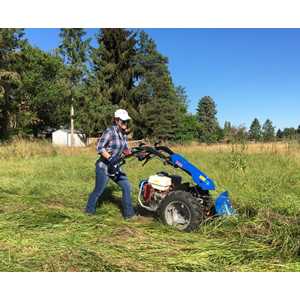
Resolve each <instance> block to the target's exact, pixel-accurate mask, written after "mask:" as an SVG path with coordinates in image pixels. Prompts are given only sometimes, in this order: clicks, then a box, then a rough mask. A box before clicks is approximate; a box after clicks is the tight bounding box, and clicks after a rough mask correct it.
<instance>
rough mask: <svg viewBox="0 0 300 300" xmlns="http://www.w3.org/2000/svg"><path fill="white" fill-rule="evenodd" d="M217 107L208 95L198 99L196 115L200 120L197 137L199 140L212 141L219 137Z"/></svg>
mask: <svg viewBox="0 0 300 300" xmlns="http://www.w3.org/2000/svg"><path fill="white" fill-rule="evenodd" d="M216 115H217V109H216V104H215V102H214V100H213V99H212V98H211V97H210V96H204V97H202V98H201V99H200V101H199V103H198V107H197V117H198V121H199V122H200V126H201V127H200V128H201V129H200V132H199V139H200V141H201V142H205V143H213V142H216V141H217V140H218V138H219V135H218V132H219V124H218V120H217V117H216Z"/></svg>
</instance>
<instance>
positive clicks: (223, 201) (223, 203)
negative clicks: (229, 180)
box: [170, 153, 235, 216]
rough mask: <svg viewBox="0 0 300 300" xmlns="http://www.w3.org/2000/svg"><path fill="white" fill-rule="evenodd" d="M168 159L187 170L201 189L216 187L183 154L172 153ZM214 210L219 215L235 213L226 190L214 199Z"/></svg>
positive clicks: (206, 189)
mask: <svg viewBox="0 0 300 300" xmlns="http://www.w3.org/2000/svg"><path fill="white" fill-rule="evenodd" d="M170 159H171V161H172V163H173V164H174V165H176V166H177V167H179V168H180V169H182V170H183V171H185V172H187V173H188V174H189V175H190V176H191V177H192V179H193V181H194V182H195V183H196V184H197V185H198V186H199V187H201V189H202V190H204V191H214V190H215V189H216V187H215V184H214V181H213V180H212V179H211V178H209V177H208V176H207V175H206V174H205V173H203V172H202V171H201V170H199V169H198V168H197V167H195V166H194V165H193V164H191V163H190V162H189V161H188V160H187V159H186V158H184V157H183V156H181V155H179V154H177V153H174V154H172V155H171V156H170ZM215 210H216V214H217V215H219V216H226V215H227V216H230V215H234V214H235V210H234V209H233V208H232V204H231V201H230V198H229V194H228V192H223V193H222V194H220V195H219V197H218V198H217V199H216V201H215Z"/></svg>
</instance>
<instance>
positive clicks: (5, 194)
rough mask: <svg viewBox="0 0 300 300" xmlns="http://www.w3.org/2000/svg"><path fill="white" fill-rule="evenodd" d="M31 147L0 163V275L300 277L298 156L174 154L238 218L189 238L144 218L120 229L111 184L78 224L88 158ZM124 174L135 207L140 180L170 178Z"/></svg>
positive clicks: (87, 187)
mask: <svg viewBox="0 0 300 300" xmlns="http://www.w3.org/2000/svg"><path fill="white" fill-rule="evenodd" d="M5 147H12V146H11V145H9V146H2V147H1V148H0V152H1V151H2V152H1V153H4V152H5V153H9V150H8V149H4V148H5ZM18 147H19V146H18ZM18 147H17V146H15V148H18ZM26 147H27V146H26ZM28 147H29V146H28ZM34 147H36V148H35V150H32V152H31V154H30V155H29V156H28V158H27V159H25V158H24V157H26V156H24V155H23V154H22V155H18V154H16V153H18V152H17V151H15V152H14V157H11V156H9V155H7V156H6V158H5V159H2V160H0V270H1V271H300V222H299V217H300V164H299V158H298V157H299V156H298V152H297V151H299V149H298V150H297V151H296V150H293V152H292V153H290V154H286V153H282V152H281V151H278V152H277V153H276V152H272V153H271V152H266V151H261V152H259V151H257V152H251V153H249V151H248V150H247V149H246V150H244V151H243V149H233V151H227V149H225V150H224V151H221V150H218V151H210V150H209V148H207V149H197V147H195V149H194V151H191V149H190V148H183V147H180V148H179V149H180V152H181V153H183V154H184V155H186V156H187V158H188V159H190V160H191V161H192V162H193V163H195V164H196V165H198V166H199V167H200V168H201V169H203V171H205V172H206V173H207V174H208V175H209V176H210V177H211V178H213V179H214V180H215V181H216V184H217V192H216V193H214V196H216V195H217V193H219V192H221V191H223V190H225V189H226V190H229V191H230V195H231V197H232V200H233V202H234V206H235V208H237V210H238V212H239V216H237V217H232V218H224V219H216V220H213V221H210V222H207V223H206V224H205V225H203V226H202V227H201V228H199V230H198V231H197V232H193V233H189V234H188V233H182V232H178V231H176V230H174V229H172V228H169V227H166V226H163V225H162V224H161V223H159V222H158V221H157V220H154V219H152V218H149V219H145V220H143V221H134V222H126V221H124V220H123V219H122V217H121V213H120V209H119V207H118V205H116V204H118V203H120V197H121V192H120V190H118V187H117V186H116V185H114V184H113V183H110V184H109V186H108V189H107V191H106V193H105V195H104V197H103V198H104V199H105V201H104V203H103V205H102V206H101V207H99V208H98V209H97V214H96V215H95V216H86V215H85V214H84V213H83V212H82V211H83V208H84V206H85V204H86V200H87V197H88V194H89V193H90V192H91V190H92V189H93V185H94V162H95V158H96V155H95V154H94V153H93V152H92V151H90V150H87V149H82V150H76V151H74V152H73V153H71V152H70V151H69V150H67V151H65V150H64V149H58V150H53V149H52V147H51V146H50V145H42V146H41V145H40V146H39V147H41V148H43V147H49V149H48V150H43V149H40V148H39V147H38V146H37V145H34ZM257 147H259V146H257ZM18 149H19V148H18ZM51 149H52V150H51ZM220 149H221V148H220ZM20 151H21V150H20ZM21 153H22V152H21ZM125 169H126V171H127V174H128V176H129V178H130V181H131V182H132V185H133V198H134V201H135V199H136V196H137V192H138V190H137V189H138V183H139V181H140V180H141V179H143V178H147V177H148V176H149V175H151V174H153V173H155V172H157V171H160V170H165V169H166V170H167V171H169V172H171V173H172V172H174V170H173V169H171V168H169V167H165V166H163V165H162V164H161V163H160V162H159V161H153V162H151V163H149V165H147V166H146V167H145V168H141V165H140V164H139V163H138V162H137V161H131V162H128V163H127V165H125ZM182 175H183V177H184V178H185V179H188V177H187V176H186V175H184V174H182Z"/></svg>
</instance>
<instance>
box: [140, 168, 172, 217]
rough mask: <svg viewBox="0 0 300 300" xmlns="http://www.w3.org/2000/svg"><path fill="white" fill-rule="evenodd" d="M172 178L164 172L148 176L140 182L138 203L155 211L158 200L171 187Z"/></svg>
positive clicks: (166, 193)
mask: <svg viewBox="0 0 300 300" xmlns="http://www.w3.org/2000/svg"><path fill="white" fill-rule="evenodd" d="M173 186H174V185H173V182H172V178H171V177H169V176H165V175H164V174H156V175H153V176H150V177H149V179H148V180H144V181H142V182H141V184H140V192H139V203H140V205H141V206H142V207H144V208H145V209H147V210H150V211H156V210H157V209H158V207H159V204H160V202H161V201H162V200H163V199H164V198H165V197H166V196H167V195H168V193H169V192H170V191H171V190H172V188H173Z"/></svg>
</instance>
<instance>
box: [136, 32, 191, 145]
mask: <svg viewBox="0 0 300 300" xmlns="http://www.w3.org/2000/svg"><path fill="white" fill-rule="evenodd" d="M136 51H137V52H136V56H135V63H134V66H135V68H134V71H135V72H134V74H135V87H134V88H133V89H132V92H131V97H130V112H131V114H132V116H133V119H134V121H135V128H134V137H135V138H142V137H150V138H152V139H158V138H160V139H164V140H166V139H173V140H174V139H175V138H176V136H177V137H178V136H179V132H180V131H181V130H182V128H181V126H182V125H183V118H184V116H185V113H186V94H185V91H184V89H182V87H178V88H177V89H176V88H175V87H174V85H173V82H172V79H171V76H170V73H169V70H168V65H167V64H168V59H167V58H166V57H165V56H163V55H162V54H160V53H159V52H158V50H157V47H156V44H155V42H154V41H153V40H152V39H151V38H150V37H149V36H148V35H147V34H146V33H145V32H144V31H142V32H140V34H139V39H138V44H137V50H136Z"/></svg>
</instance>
